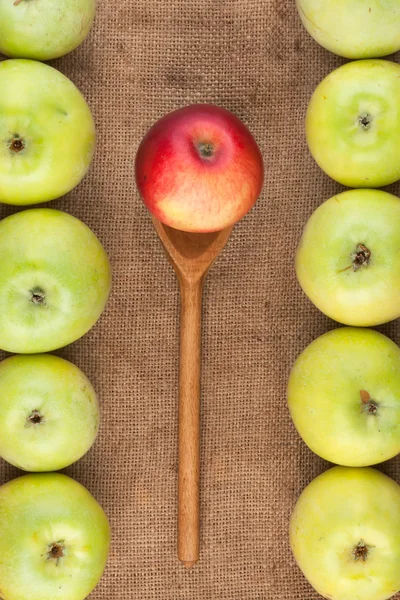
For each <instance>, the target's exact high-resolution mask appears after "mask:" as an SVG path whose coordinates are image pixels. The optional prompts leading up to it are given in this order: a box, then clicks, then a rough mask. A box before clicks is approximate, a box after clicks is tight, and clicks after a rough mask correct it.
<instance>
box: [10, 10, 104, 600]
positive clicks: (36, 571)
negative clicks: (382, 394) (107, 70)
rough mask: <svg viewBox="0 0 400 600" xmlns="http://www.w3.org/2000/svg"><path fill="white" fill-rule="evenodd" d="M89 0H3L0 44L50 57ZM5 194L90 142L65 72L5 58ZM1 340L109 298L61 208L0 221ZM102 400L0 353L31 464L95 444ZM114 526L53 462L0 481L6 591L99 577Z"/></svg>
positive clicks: (66, 587) (73, 158) (79, 231)
mask: <svg viewBox="0 0 400 600" xmlns="http://www.w3.org/2000/svg"><path fill="white" fill-rule="evenodd" d="M95 6H96V2H95V0H69V1H68V2H57V3H55V2H41V3H39V2H30V1H29V2H27V1H25V0H16V1H15V2H14V3H13V2H12V1H11V2H9V1H7V0H1V1H0V52H3V53H4V54H7V55H8V56H16V57H24V58H34V59H39V60H47V59H50V58H56V57H58V56H62V55H63V54H66V53H67V52H70V51H71V50H73V49H74V48H76V47H77V46H78V45H79V44H80V43H81V42H82V41H83V39H84V38H85V37H86V35H87V33H88V32H89V29H90V27H91V25H92V22H93V19H94V15H95ZM0 87H1V90H2V98H1V102H0V109H1V110H0V114H1V118H0V133H1V135H0V138H1V147H0V158H1V161H0V164H1V166H0V201H2V202H6V203H9V204H33V203H38V202H43V201H47V200H51V199H53V198H57V197H59V196H61V195H63V194H65V193H67V192H68V191H70V190H71V189H72V188H73V187H75V186H76V185H77V184H78V183H79V181H80V180H81V179H82V177H83V176H84V175H85V173H86V171H87V169H88V167H89V165H90V162H91V159H92V155H93V149H94V141H95V128H94V123H93V119H92V115H91V111H90V110H89V107H88V106H87V104H86V102H85V101H84V99H83V97H82V96H81V94H80V93H79V91H78V90H77V89H76V87H75V86H74V85H73V84H72V83H71V82H70V81H69V80H68V79H67V78H65V77H63V76H62V75H61V74H60V73H58V72H57V71H55V70H54V69H51V68H50V67H47V66H45V65H42V64H40V63H36V62H32V61H20V60H15V61H14V60H11V61H5V62H3V63H1V65H0ZM0 247H1V252H2V269H1V276H0V279H1V284H0V285H1V289H2V294H1V300H0V304H1V319H0V330H1V335H0V347H1V348H2V349H5V350H8V351H11V352H26V353H33V352H43V351H49V350H53V349H55V348H59V347H61V346H64V345H66V344H68V343H70V342H73V341H74V340H76V339H78V338H79V337H81V336H82V335H84V334H85V333H86V331H88V330H89V329H90V327H92V326H93V325H94V323H95V322H96V321H97V319H98V318H99V316H100V314H101V312H102V310H103V309H104V306H105V304H106V301H107V297H108V294H109V290H110V282H111V271H110V265H109V261H108V257H107V255H106V253H105V251H104V249H103V247H102V245H101V243H100V242H99V240H98V239H97V238H96V236H95V235H94V233H93V232H92V231H91V230H90V229H89V228H88V227H87V226H86V225H84V224H83V223H82V222H81V221H79V220H78V219H75V218H74V217H72V216H70V215H67V214H65V213H63V212H60V211H56V210H41V209H37V210H31V211H24V212H21V213H19V214H16V215H13V216H11V217H9V218H7V219H4V220H3V221H2V222H1V223H0ZM98 428H99V404H98V400H97V396H96V393H95V391H94V389H93V387H92V385H91V383H90V381H89V380H88V379H87V377H86V376H85V375H84V374H83V373H82V371H80V370H79V369H78V368H77V367H76V366H75V365H73V364H71V363H70V362H68V361H66V360H63V359H61V358H59V357H57V356H52V355H49V354H36V355H24V356H13V357H10V358H7V359H6V360H4V361H3V362H2V363H1V364H0V440H1V441H0V455H1V456H2V457H3V458H4V459H6V460H7V461H8V462H10V463H11V464H13V465H15V466H17V467H19V468H20V469H23V470H27V471H54V470H58V469H61V468H63V467H65V466H67V465H69V464H71V463H72V462H74V461H76V460H78V459H79V458H81V457H82V456H83V454H85V453H86V452H87V451H88V449H89V448H90V447H91V445H92V444H93V442H94V440H95V438H96V436H97V432H98ZM109 543H110V526H109V523H108V519H107V516H106V515H105V513H104V511H103V509H102V508H101V506H100V505H99V504H98V502H97V501H96V500H95V499H94V498H93V496H92V495H91V494H90V493H89V492H88V490H86V489H85V488H84V487H83V486H82V485H80V484H79V483H77V482H76V481H74V480H73V479H71V478H69V477H67V476H65V475H61V474H56V473H43V474H31V475H25V476H23V477H19V478H17V479H15V480H13V481H10V482H9V483H7V484H5V485H3V486H2V487H1V488H0V555H1V557H2V558H1V564H0V590H1V595H2V597H3V598H4V600H25V599H28V598H30V599H31V600H46V599H48V598H54V597H58V598H68V599H73V600H75V599H76V600H82V599H83V598H85V597H86V596H87V595H88V594H89V593H90V592H91V591H92V590H93V588H94V587H95V586H96V584H97V583H98V581H99V579H100V577H101V575H102V572H103V570H104V567H105V564H106V560H107V555H108V549H109Z"/></svg>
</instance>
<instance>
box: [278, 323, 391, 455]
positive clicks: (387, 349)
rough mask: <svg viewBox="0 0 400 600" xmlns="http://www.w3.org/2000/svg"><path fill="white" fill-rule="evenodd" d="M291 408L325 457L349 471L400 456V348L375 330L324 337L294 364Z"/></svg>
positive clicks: (309, 440)
mask: <svg viewBox="0 0 400 600" xmlns="http://www.w3.org/2000/svg"><path fill="white" fill-rule="evenodd" d="M288 403H289V409H290V414H291V416H292V419H293V422H294V424H295V426H296V429H297V431H298V432H299V434H300V435H301V437H302V438H303V440H304V441H305V443H306V444H307V446H308V447H309V448H311V450H313V452H315V453H316V454H318V455H319V456H321V457H322V458H324V459H326V460H328V461H330V462H332V463H336V464H338V465H345V466H348V467H364V466H370V465H373V464H376V463H380V462H383V461H384V460H388V459H389V458H392V457H393V456H396V455H397V454H399V453H400V348H399V347H398V346H397V345H396V344H395V343H394V342H392V340H390V339H389V338H387V337H386V336H384V335H382V334H381V333H378V332H377V331H374V330H372V329H363V328H358V327H342V328H340V329H335V330H333V331H330V332H329V333H325V334H324V335H322V336H321V337H319V338H317V339H316V340H314V341H313V342H312V343H311V344H310V345H309V346H308V347H307V348H306V349H305V350H304V351H303V352H302V353H301V354H300V356H299V357H298V359H297V360H296V362H295V364H294V366H293V368H292V371H291V373H290V377H289V384H288Z"/></svg>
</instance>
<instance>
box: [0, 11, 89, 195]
mask: <svg viewBox="0 0 400 600" xmlns="http://www.w3.org/2000/svg"><path fill="white" fill-rule="evenodd" d="M0 2H1V0H0ZM32 2H33V3H34V4H35V5H36V4H38V3H39V2H38V1H37V2H36V1H35V0H32ZM10 6H12V2H10ZM0 22H1V21H0ZM0 89H1V94H0V202H3V203H5V204H14V205H26V204H38V203H40V202H48V201H49V200H54V199H55V198H59V197H60V196H63V195H64V194H66V193H68V192H70V191H71V190H72V189H73V188H74V187H76V186H77V185H78V183H79V182H80V181H81V180H82V178H83V177H84V176H85V174H86V172H87V170H88V169H89V166H90V164H91V161H92V157H93V152H94V147H95V138H96V134H95V126H94V121H93V117H92V114H91V111H90V108H89V106H88V104H87V103H86V101H85V99H84V98H83V96H82V94H81V93H80V91H79V90H78V88H77V87H75V85H74V84H73V83H72V81H70V80H69V79H68V78H67V77H65V76H64V75H62V74H61V73H60V72H59V71H57V70H56V69H53V68H52V67H49V66H48V65H45V64H42V63H39V62H36V61H31V60H17V59H14V60H5V61H3V62H0ZM16 90H17V91H16Z"/></svg>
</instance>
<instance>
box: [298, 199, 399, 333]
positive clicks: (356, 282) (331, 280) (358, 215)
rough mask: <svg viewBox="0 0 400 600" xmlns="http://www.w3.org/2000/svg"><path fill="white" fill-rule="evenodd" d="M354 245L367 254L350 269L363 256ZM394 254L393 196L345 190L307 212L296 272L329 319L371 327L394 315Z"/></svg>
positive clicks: (395, 210) (396, 231)
mask: <svg viewBox="0 0 400 600" xmlns="http://www.w3.org/2000/svg"><path fill="white" fill-rule="evenodd" d="M360 245H364V246H365V248H367V249H368V251H369V252H370V257H369V259H368V261H367V260H365V261H364V263H363V264H362V265H361V266H360V267H359V268H357V270H354V269H355V268H356V267H357V265H356V261H357V260H358V258H361V259H362V258H363V256H362V254H363V253H362V251H361V252H360V250H361V247H360ZM399 255H400V200H399V198H397V197H396V196H393V195H391V194H388V193H386V192H382V191H380V190H363V189H361V190H349V191H347V192H343V193H341V194H338V195H337V196H333V197H332V198H330V199H329V200H326V201H325V202H324V203H323V204H321V206H319V207H318V208H317V209H316V211H315V212H314V213H313V214H312V215H311V217H310V219H309V221H308V223H307V224H306V226H305V229H304V231H303V235H302V238H301V240H300V244H299V247H298V249H297V254H296V273H297V278H298V280H299V283H300V285H301V287H302V288H303V290H304V292H305V293H306V294H307V296H308V297H309V298H310V300H311V301H312V302H313V303H314V304H315V306H317V307H318V308H319V310H321V311H322V312H323V313H325V314H326V315H327V316H329V317H331V319H334V320H336V321H339V323H343V324H344V325H355V326H360V327H371V326H374V325H379V324H381V323H386V322H388V321H391V320H393V319H397V318H398V317H399V316H400V302H399V298H400V261H399ZM365 258H366V257H365Z"/></svg>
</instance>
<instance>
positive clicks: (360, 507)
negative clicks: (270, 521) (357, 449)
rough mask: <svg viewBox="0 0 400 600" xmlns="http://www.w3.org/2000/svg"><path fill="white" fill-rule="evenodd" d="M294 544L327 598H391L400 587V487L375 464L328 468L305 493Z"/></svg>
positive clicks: (293, 533) (307, 571)
mask: <svg viewBox="0 0 400 600" xmlns="http://www.w3.org/2000/svg"><path fill="white" fill-rule="evenodd" d="M290 543H291V547H292V551H293V554H294V557H295V559H296V561H297V563H298V565H299V567H300V569H301V570H302V572H303V574H304V575H305V577H306V578H307V579H308V581H309V582H310V583H311V585H312V586H313V587H314V588H315V589H316V590H317V592H318V593H319V594H321V595H322V596H324V597H325V598H330V599H331V600H386V599H387V598H390V597H391V596H392V595H393V594H395V593H396V592H398V591H399V590H400V569H399V564H400V486H399V485H398V484H397V483H395V482H394V481H393V480H392V479H390V478H389V477H387V476H386V475H383V474H382V473H380V472H379V471H376V470H375V469H371V468H349V467H333V468H332V469H329V470H328V471H326V472H325V473H323V474H322V475H320V476H319V477H317V478H316V479H314V481H312V482H311V483H310V484H309V485H308V486H307V487H306V489H305V490H304V491H303V493H302V494H301V496H300V498H299V500H298V502H297V504H296V506H295V508H294V511H293V514H292V517H291V522H290Z"/></svg>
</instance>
